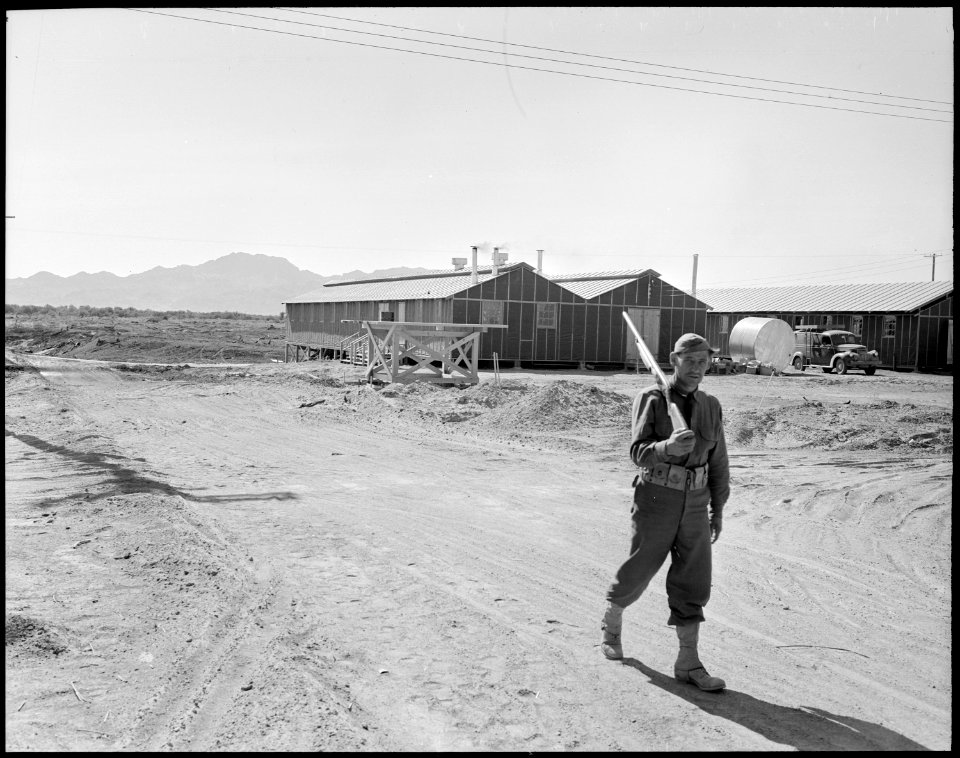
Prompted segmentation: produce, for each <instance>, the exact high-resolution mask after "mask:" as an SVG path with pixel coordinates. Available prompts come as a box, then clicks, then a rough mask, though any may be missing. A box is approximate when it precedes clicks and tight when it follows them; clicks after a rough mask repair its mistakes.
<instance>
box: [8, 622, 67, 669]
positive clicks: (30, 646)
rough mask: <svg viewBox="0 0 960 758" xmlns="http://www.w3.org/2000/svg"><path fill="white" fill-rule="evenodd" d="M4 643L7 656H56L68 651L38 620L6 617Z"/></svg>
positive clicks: (48, 628) (53, 633) (47, 627)
mask: <svg viewBox="0 0 960 758" xmlns="http://www.w3.org/2000/svg"><path fill="white" fill-rule="evenodd" d="M4 643H5V647H6V648H7V652H8V655H10V654H12V655H32V656H40V657H44V658H45V657H48V656H56V655H60V654H61V653H65V652H67V650H68V647H67V644H66V643H65V642H64V640H63V639H62V638H61V637H60V635H59V634H57V632H55V631H54V630H53V629H51V628H50V627H49V626H48V625H47V624H45V623H44V622H43V621H40V620H39V619H35V618H31V617H30V616H20V615H18V614H16V613H11V614H8V615H7V618H6V624H5V629H4Z"/></svg>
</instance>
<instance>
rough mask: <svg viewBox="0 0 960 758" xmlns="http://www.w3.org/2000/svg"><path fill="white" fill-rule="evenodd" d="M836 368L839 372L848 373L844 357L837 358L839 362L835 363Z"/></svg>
mask: <svg viewBox="0 0 960 758" xmlns="http://www.w3.org/2000/svg"><path fill="white" fill-rule="evenodd" d="M834 368H835V369H836V370H837V373H838V374H846V373H847V364H846V363H844V360H843V358H837V362H836V363H835V364H834Z"/></svg>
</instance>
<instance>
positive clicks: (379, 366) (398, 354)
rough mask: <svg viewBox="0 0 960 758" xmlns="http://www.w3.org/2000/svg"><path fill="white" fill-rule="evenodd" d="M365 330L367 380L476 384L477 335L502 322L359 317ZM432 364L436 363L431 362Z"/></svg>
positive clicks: (500, 325) (498, 325)
mask: <svg viewBox="0 0 960 758" xmlns="http://www.w3.org/2000/svg"><path fill="white" fill-rule="evenodd" d="M360 323H361V324H362V327H363V329H364V330H366V333H367V348H368V353H367V354H368V356H369V364H368V365H367V370H366V372H365V374H364V375H365V376H366V378H367V381H369V382H373V381H381V382H385V383H386V382H439V383H446V384H477V383H479V381H480V376H479V374H478V373H477V354H478V352H479V345H480V335H481V334H483V333H484V332H486V331H487V330H489V329H506V326H505V325H502V324H430V323H420V322H415V321H361V322H360ZM434 364H436V365H434Z"/></svg>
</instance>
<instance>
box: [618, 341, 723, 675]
mask: <svg viewBox="0 0 960 758" xmlns="http://www.w3.org/2000/svg"><path fill="white" fill-rule="evenodd" d="M716 352H718V351H717V350H716V349H714V348H712V347H710V345H709V343H708V342H707V341H706V340H705V339H704V338H703V337H701V336H700V335H698V334H692V333H690V334H684V335H683V336H682V337H680V339H678V340H677V342H676V344H675V345H674V349H673V352H671V353H670V364H671V365H672V366H673V369H674V370H673V374H671V375H670V376H668V377H667V384H668V389H669V394H670V399H671V401H672V402H673V403H675V404H676V405H677V406H678V408H679V409H680V411H681V413H682V414H683V417H684V419H685V420H686V422H687V427H688V429H687V430H682V431H677V430H675V429H674V428H673V425H672V423H671V421H670V416H669V414H668V407H667V403H666V401H665V398H664V394H663V391H662V390H661V389H660V387H659V386H657V385H654V386H652V387H647V388H646V389H644V390H642V391H641V392H640V393H639V394H638V395H637V397H636V399H635V400H634V403H633V440H632V442H631V444H630V458H631V459H632V460H633V462H634V463H635V464H636V465H637V466H639V467H640V473H639V474H638V475H637V477H636V479H634V484H635V489H634V497H633V509H632V511H631V517H632V520H633V538H632V541H631V545H630V556H629V557H628V558H627V560H626V561H625V562H624V563H623V565H622V566H620V568H619V570H618V571H617V574H616V578H615V579H614V581H613V583H612V584H611V585H610V588H609V590H608V591H607V607H606V612H605V613H604V617H603V623H602V625H601V627H602V629H603V641H602V643H601V650H602V651H603V654H604V655H605V656H606V657H607V658H610V659H612V660H619V659H621V658H623V646H622V645H621V641H620V634H621V626H622V619H623V609H624V608H626V607H627V606H628V605H630V604H631V603H633V602H635V601H636V600H637V599H638V598H639V597H640V595H641V594H642V593H643V591H644V590H645V589H646V588H647V585H648V584H649V583H650V580H651V579H653V577H654V575H656V573H657V571H658V570H659V569H660V567H661V566H662V565H663V563H664V561H665V560H666V558H667V556H668V555H669V556H670V569H669V571H668V572H667V603H668V605H669V607H670V617H669V619H668V620H667V624H669V625H671V626H675V627H676V630H677V637H678V638H679V640H680V653H679V655H678V657H677V661H676V663H675V664H674V676H675V677H676V678H677V680H678V681H681V682H690V683H691V684H695V685H696V686H697V687H699V688H700V689H702V690H707V691H716V690H722V689H723V688H724V687H725V686H726V685H725V683H724V681H723V680H722V679H719V678H718V677H715V676H710V675H709V674H708V673H707V671H706V669H705V668H704V667H703V664H702V663H701V661H700V658H699V655H698V653H697V640H698V638H699V632H700V624H701V622H702V621H703V620H704V618H703V607H704V606H705V605H706V604H707V601H708V600H709V598H710V584H711V551H712V547H711V545H712V544H713V543H714V542H716V541H717V538H719V536H720V532H721V530H722V528H723V506H724V504H725V503H726V501H727V497H728V496H729V494H730V469H729V464H728V460H727V446H726V440H725V438H724V433H723V417H722V414H721V409H720V402H719V401H718V400H717V399H716V398H715V397H713V396H712V395H708V394H707V393H706V392H703V391H701V390H698V387H699V385H700V382H701V381H702V380H703V376H704V374H705V373H706V371H707V370H708V369H709V367H710V363H711V359H712V355H713V354H714V353H716Z"/></svg>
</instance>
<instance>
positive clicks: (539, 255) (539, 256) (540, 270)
mask: <svg viewBox="0 0 960 758" xmlns="http://www.w3.org/2000/svg"><path fill="white" fill-rule="evenodd" d="M537 273H538V274H542V273H543V250H537Z"/></svg>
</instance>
